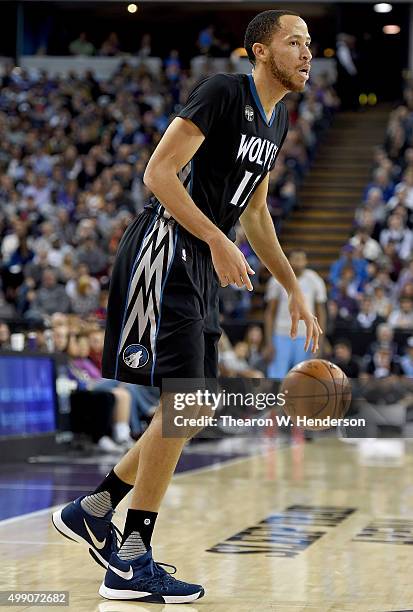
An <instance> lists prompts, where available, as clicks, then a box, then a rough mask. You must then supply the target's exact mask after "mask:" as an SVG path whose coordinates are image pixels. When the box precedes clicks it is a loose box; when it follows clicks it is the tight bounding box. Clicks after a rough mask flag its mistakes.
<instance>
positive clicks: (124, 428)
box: [113, 423, 130, 444]
mask: <svg viewBox="0 0 413 612" xmlns="http://www.w3.org/2000/svg"><path fill="white" fill-rule="evenodd" d="M113 438H114V440H115V442H117V443H118V444H121V443H122V442H126V441H127V440H129V439H130V427H129V423H115V424H114V425H113Z"/></svg>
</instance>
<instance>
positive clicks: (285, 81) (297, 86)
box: [270, 55, 305, 92]
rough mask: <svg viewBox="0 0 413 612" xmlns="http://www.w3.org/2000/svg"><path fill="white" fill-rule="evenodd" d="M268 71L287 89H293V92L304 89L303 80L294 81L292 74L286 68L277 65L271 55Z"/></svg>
mask: <svg viewBox="0 0 413 612" xmlns="http://www.w3.org/2000/svg"><path fill="white" fill-rule="evenodd" d="M270 71H271V74H272V76H273V77H274V79H277V81H278V82H279V83H281V85H282V86H283V87H285V89H286V90H287V91H294V92H301V91H304V89H305V82H304V83H295V82H294V75H293V74H291V73H289V72H287V70H285V69H283V68H281V67H280V66H278V65H277V63H276V61H275V59H274V56H273V55H271V56H270Z"/></svg>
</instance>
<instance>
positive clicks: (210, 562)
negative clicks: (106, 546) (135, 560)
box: [0, 440, 413, 612]
mask: <svg viewBox="0 0 413 612" xmlns="http://www.w3.org/2000/svg"><path fill="white" fill-rule="evenodd" d="M245 444H248V441H245ZM390 444H391V443H390ZM397 444H398V445H399V447H400V446H401V445H402V444H403V443H402V442H400V443H396V445H395V448H391V449H390V451H389V448H388V447H386V448H384V449H381V454H380V455H377V450H375V449H374V448H373V449H372V447H371V445H370V446H366V443H365V442H364V443H363V445H362V446H361V447H358V446H356V445H349V444H343V443H342V442H340V441H338V440H323V441H319V442H313V443H311V444H306V445H305V446H300V445H298V446H293V447H287V448H275V447H274V446H268V448H267V449H266V450H264V451H263V453H262V454H261V455H256V456H253V457H248V458H246V459H241V460H240V459H237V460H235V461H234V462H232V463H230V464H226V465H225V464H224V465H223V466H221V467H214V468H212V469H209V470H205V471H202V472H199V473H193V474H191V473H188V474H183V475H182V476H180V477H178V478H176V479H175V480H174V482H173V484H172V486H171V488H170V490H169V492H168V495H167V497H166V499H165V504H164V507H163V509H162V512H161V514H160V517H159V519H158V526H157V530H156V536H155V540H154V549H155V551H156V559H157V560H159V561H165V562H167V563H175V564H176V565H177V566H178V568H179V571H178V577H181V578H183V579H188V580H192V581H194V582H201V583H202V584H203V585H204V586H205V590H206V596H205V597H204V598H203V599H201V600H199V601H198V602H194V603H193V604H187V605H176V606H172V605H169V606H166V605H165V606H162V605H154V604H139V603H122V602H110V601H105V600H103V599H102V598H100V596H99V595H98V594H97V590H98V588H99V585H100V582H101V580H102V570H101V569H100V568H99V567H98V566H97V565H95V564H94V563H93V562H92V560H91V559H90V557H89V555H88V553H87V551H86V549H84V548H82V547H81V546H80V545H78V544H73V543H70V542H68V541H67V540H65V539H63V538H61V537H60V536H59V535H58V534H57V533H56V532H55V531H54V529H53V528H52V527H51V526H50V518H49V513H44V514H41V515H38V516H33V517H29V518H26V519H22V520H17V521H15V522H10V523H5V524H4V525H2V524H1V523H0V547H1V568H2V569H1V572H0V590H6V589H7V590H9V589H26V590H27V589H31V590H33V589H34V590H36V589H46V590H68V591H70V609H71V610H76V611H77V612H144V611H145V612H146V611H148V612H149V611H152V612H157V611H160V610H163V611H164V610H165V611H169V610H171V611H172V610H175V611H176V612H183V611H185V612H195V611H198V612H247V611H248V612H274V611H276V612H288V611H290V610H291V611H297V612H298V611H302V610H314V611H317V612H333V611H334V612H367V611H369V612H390V611H396V610H398V611H402V610H403V611H405V610H410V611H411V610H413V444H410V443H409V442H406V443H405V446H404V449H401V448H399V447H398V446H397ZM379 450H380V449H379ZM400 451H402V452H400ZM383 453H384V454H383ZM119 515H120V517H121V518H122V513H119ZM263 521H264V522H263ZM236 534H238V535H236ZM233 536H236V537H235V538H234V537H233ZM229 538H232V539H231V540H228V539H229ZM211 549H212V551H213V552H212V551H211ZM208 550H209V552H208ZM10 609H13V610H39V608H34V607H30V606H26V607H24V606H23V607H15V608H10ZM47 609H49V610H57V609H58V608H57V607H55V608H47ZM59 609H63V610H64V609H65V608H59ZM66 609H67V608H66Z"/></svg>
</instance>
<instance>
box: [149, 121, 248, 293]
mask: <svg viewBox="0 0 413 612" xmlns="http://www.w3.org/2000/svg"><path fill="white" fill-rule="evenodd" d="M204 140H205V136H204V134H203V133H202V131H201V130H200V129H199V128H198V127H197V125H195V123H193V122H192V121H191V120H189V119H182V118H180V117H177V118H176V119H174V120H173V121H172V123H171V125H170V126H169V127H168V129H167V130H166V132H165V134H164V136H163V137H162V139H161V141H160V142H159V144H158V146H157V147H156V149H155V151H154V153H153V155H152V157H151V159H150V160H149V163H148V165H147V168H146V171H145V174H144V177H143V181H144V183H145V185H146V186H147V187H148V188H149V189H150V190H151V191H152V193H154V195H155V196H156V197H157V198H158V200H159V201H160V202H161V203H162V205H163V206H164V207H165V208H166V210H167V211H168V212H169V213H170V214H171V215H172V217H173V218H174V219H175V220H176V221H177V222H178V223H179V224H180V225H182V226H183V227H184V228H185V229H186V230H188V231H189V232H190V233H191V234H193V235H194V236H196V237H197V238H200V239H201V240H203V241H204V242H206V243H207V244H208V246H209V248H210V249H211V255H212V261H213V264H214V268H215V271H216V273H217V275H218V278H219V280H220V283H221V286H222V287H226V286H227V285H229V284H236V285H237V286H238V287H243V286H244V285H245V286H246V287H247V289H249V290H250V291H252V284H251V281H250V279H249V276H248V275H249V274H254V271H253V270H252V269H251V268H250V266H249V265H248V262H247V261H246V259H245V257H244V255H243V253H241V251H240V250H239V249H238V247H237V246H236V245H235V244H234V243H233V242H231V240H229V239H228V238H227V237H226V236H225V234H224V233H223V232H222V231H221V230H220V229H219V228H217V226H216V225H214V223H212V221H211V220H210V219H208V217H207V216H206V215H204V213H203V212H202V211H201V210H200V209H199V208H198V207H197V206H196V204H195V202H194V201H193V199H192V198H191V196H190V195H189V193H188V192H187V190H186V189H185V187H184V186H183V184H182V183H181V181H180V180H179V178H178V176H177V175H178V173H179V172H180V170H182V168H184V167H185V166H186V165H187V164H188V162H189V161H190V160H191V159H192V158H193V156H194V155H195V153H196V151H197V150H198V149H199V147H200V146H201V145H202V143H203V141H204Z"/></svg>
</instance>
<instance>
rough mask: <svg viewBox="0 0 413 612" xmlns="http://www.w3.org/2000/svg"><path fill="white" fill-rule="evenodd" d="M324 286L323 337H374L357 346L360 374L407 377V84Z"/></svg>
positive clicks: (410, 230) (410, 211)
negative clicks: (327, 287) (356, 334)
mask: <svg viewBox="0 0 413 612" xmlns="http://www.w3.org/2000/svg"><path fill="white" fill-rule="evenodd" d="M329 281H330V284H331V289H330V300H329V302H328V310H329V332H330V334H331V335H333V336H336V337H337V335H338V334H340V333H342V334H343V335H345V332H360V333H363V332H367V334H368V333H370V334H376V333H377V334H378V340H376V341H375V342H373V344H372V345H370V346H365V347H364V352H365V355H366V356H365V359H364V372H365V373H367V374H370V375H373V376H375V377H377V378H380V377H384V376H386V375H389V374H395V375H396V374H406V375H407V376H411V374H412V367H411V363H412V362H411V356H412V350H411V349H412V346H413V337H412V336H411V334H412V333H413V83H407V84H406V87H405V91H404V101H403V103H402V104H401V105H400V106H398V107H397V108H395V110H393V111H392V112H391V114H390V118H389V122H388V126H387V131H386V139H385V143H384V145H383V146H381V147H377V149H376V151H375V154H374V161H373V166H372V170H371V178H370V182H369V184H368V185H367V187H366V189H365V192H364V197H363V201H362V203H361V204H360V206H359V207H358V208H357V210H356V215H355V229H354V235H353V236H352V237H351V239H350V240H349V242H348V244H346V245H345V246H344V247H343V249H342V253H341V257H340V258H339V259H338V260H337V261H336V262H334V264H333V265H332V267H331V270H330V277H329ZM395 333H396V335H398V337H399V342H396V341H394V336H395ZM389 336H390V337H391V340H390V339H389ZM366 337H367V335H366ZM400 339H401V340H400Z"/></svg>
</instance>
